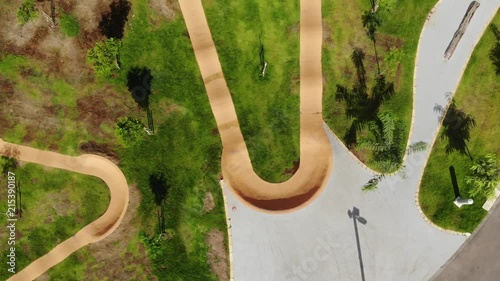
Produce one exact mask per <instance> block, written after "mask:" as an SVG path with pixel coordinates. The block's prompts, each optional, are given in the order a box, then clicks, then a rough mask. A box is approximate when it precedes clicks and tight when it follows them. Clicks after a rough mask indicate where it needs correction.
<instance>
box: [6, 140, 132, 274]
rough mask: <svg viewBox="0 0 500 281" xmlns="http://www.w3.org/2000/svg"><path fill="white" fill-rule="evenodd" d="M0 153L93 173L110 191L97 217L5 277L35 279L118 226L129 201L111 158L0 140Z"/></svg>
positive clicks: (120, 172)
mask: <svg viewBox="0 0 500 281" xmlns="http://www.w3.org/2000/svg"><path fill="white" fill-rule="evenodd" d="M12 153H13V154H14V155H12ZM9 154H10V155H9ZM0 155H6V156H14V157H15V158H16V159H18V160H21V161H25V162H30V163H36V164H40V165H44V166H47V167H52V168H58V169H63V170H68V171H72V172H77V173H80V174H85V175H91V176H95V177H98V178H100V179H102V180H103V181H104V182H105V183H106V184H107V186H108V188H109V191H110V202H109V207H108V209H107V210H106V212H105V213H104V214H103V215H102V216H101V217H100V218H98V219H97V220H95V221H94V222H92V223H90V224H89V225H87V226H85V227H84V228H82V229H81V230H80V231H78V233H76V234H75V235H73V236H72V237H70V238H69V239H67V240H65V241H64V242H62V243H61V244H59V245H57V246H56V247H55V248H54V249H52V250H51V251H50V252H49V253H47V254H46V255H44V256H42V257H40V258H39V259H37V260H35V261H34V262H32V263H31V264H30V265H29V266H27V267H26V268H24V269H23V270H22V271H20V272H18V273H17V274H15V275H13V276H12V277H11V278H9V279H8V280H9V281H26V280H33V279H35V278H37V277H38V276H40V275H41V274H43V273H44V272H45V271H47V270H49V269H50V268H51V267H53V266H54V265H56V264H58V263H59V262H61V261H63V260H64V259H65V258H67V257H68V256H69V255H71V254H72V253H74V252H75V251H77V250H78V249H80V248H82V247H84V246H86V245H88V244H89V243H94V242H97V241H99V240H102V239H104V238H106V237H107V236H108V235H110V234H111V233H112V232H113V231H114V230H115V229H116V228H117V227H118V225H119V224H120V222H121V220H122V219H123V216H124V215H125V211H126V210H127V206H128V202H129V190H128V184H127V180H126V179H125V176H124V175H123V173H122V171H121V170H120V169H119V168H118V167H117V166H116V165H115V164H113V163H112V162H111V161H109V160H107V159H105V158H103V157H100V156H97V155H89V154H86V155H82V156H78V157H72V156H67V155H62V154H59V153H55V152H50V151H42V150H38V149H34V148H31V147H27V146H22V145H15V144H11V143H7V142H4V141H3V140H2V139H0ZM76 188H80V187H76Z"/></svg>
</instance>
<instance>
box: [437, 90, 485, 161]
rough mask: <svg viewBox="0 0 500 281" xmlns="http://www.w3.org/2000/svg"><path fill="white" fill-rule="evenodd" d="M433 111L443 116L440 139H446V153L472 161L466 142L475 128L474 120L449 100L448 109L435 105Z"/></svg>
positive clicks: (453, 101)
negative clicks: (466, 157)
mask: <svg viewBox="0 0 500 281" xmlns="http://www.w3.org/2000/svg"><path fill="white" fill-rule="evenodd" d="M434 110H435V111H437V112H440V114H441V116H442V115H443V114H445V112H446V114H445V115H444V118H442V117H441V118H442V120H443V133H442V134H441V139H447V140H448V144H446V148H445V149H446V153H448V154H450V153H453V152H455V151H456V152H459V153H460V154H462V155H466V156H468V157H469V158H470V159H471V160H473V158H472V155H471V154H470V151H469V147H468V146H467V142H469V140H470V131H471V129H472V128H474V127H475V126H476V120H475V119H474V117H472V116H471V115H470V114H467V113H465V112H464V111H463V110H462V109H459V108H457V105H456V103H455V100H453V99H452V100H451V103H450V105H449V106H448V109H444V108H443V107H441V106H439V105H436V106H434Z"/></svg>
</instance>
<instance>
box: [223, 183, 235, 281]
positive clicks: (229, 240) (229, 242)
mask: <svg viewBox="0 0 500 281" xmlns="http://www.w3.org/2000/svg"><path fill="white" fill-rule="evenodd" d="M219 184H220V187H221V192H222V198H223V200H224V211H225V212H224V213H225V215H226V224H227V247H228V250H229V280H230V281H234V271H233V242H232V239H233V236H232V234H231V218H230V217H229V209H228V206H227V198H226V194H225V193H224V180H219Z"/></svg>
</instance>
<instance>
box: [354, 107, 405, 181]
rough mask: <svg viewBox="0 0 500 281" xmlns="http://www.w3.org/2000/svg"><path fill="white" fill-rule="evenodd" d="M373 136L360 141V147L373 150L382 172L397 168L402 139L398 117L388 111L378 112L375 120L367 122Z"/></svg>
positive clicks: (400, 162) (399, 163) (401, 150)
mask: <svg viewBox="0 0 500 281" xmlns="http://www.w3.org/2000/svg"><path fill="white" fill-rule="evenodd" d="M368 129H369V131H370V132H371V133H372V135H373V138H367V139H364V140H362V141H360V143H359V145H358V147H359V148H360V149H370V150H373V151H374V152H375V153H374V157H375V161H377V162H379V166H380V167H381V169H382V172H383V173H385V172H388V171H390V170H394V169H397V168H399V166H400V165H401V164H402V160H403V158H402V157H403V152H404V151H403V147H402V145H401V144H402V141H403V136H404V130H403V127H402V125H401V122H400V121H399V119H398V118H397V117H396V116H395V115H394V114H393V113H392V112H390V111H386V112H383V113H381V114H379V116H378V118H377V120H375V121H371V122H369V123H368Z"/></svg>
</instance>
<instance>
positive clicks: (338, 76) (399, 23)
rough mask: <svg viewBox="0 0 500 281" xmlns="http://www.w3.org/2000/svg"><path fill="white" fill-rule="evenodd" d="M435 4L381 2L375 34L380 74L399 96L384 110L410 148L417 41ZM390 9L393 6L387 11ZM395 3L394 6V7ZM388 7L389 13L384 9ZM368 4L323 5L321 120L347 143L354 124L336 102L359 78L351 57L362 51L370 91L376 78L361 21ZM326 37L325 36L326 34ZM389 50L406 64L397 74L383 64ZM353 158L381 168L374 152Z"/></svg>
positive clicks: (359, 0) (331, 1)
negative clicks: (401, 128) (344, 88)
mask: <svg viewBox="0 0 500 281" xmlns="http://www.w3.org/2000/svg"><path fill="white" fill-rule="evenodd" d="M436 2H437V1H436V0H424V1H418V2H416V1H381V8H380V11H379V13H380V18H381V27H380V28H379V33H378V34H377V46H378V56H379V60H380V68H381V71H382V72H383V73H384V74H385V75H386V77H387V80H388V82H394V84H395V89H396V95H395V96H394V97H393V98H392V99H390V100H389V101H387V102H385V103H384V105H383V106H382V108H381V110H390V111H392V112H393V113H394V114H395V115H396V116H397V117H398V118H399V119H400V120H401V121H402V123H403V126H404V128H405V131H406V136H405V138H404V143H403V144H402V145H403V146H405V145H406V141H407V138H408V135H407V133H408V131H409V128H410V123H411V112H412V106H413V105H412V100H413V70H414V62H415V55H416V50H417V44H418V38H419V36H420V32H421V29H422V27H423V24H424V21H425V19H426V17H427V14H428V13H429V11H430V10H431V9H432V7H433V6H434V5H435V3H436ZM385 3H389V4H390V5H389V6H388V5H385V6H384V4H385ZM391 3H392V4H391ZM384 7H388V9H389V10H388V9H384ZM368 8H369V1H366V0H356V1H347V0H341V1H337V0H324V1H323V21H324V31H323V32H324V38H325V41H324V43H323V57H322V60H323V74H324V76H325V80H326V84H325V89H324V96H323V115H324V118H325V121H326V123H327V124H328V126H329V127H330V128H331V129H332V130H333V132H335V134H336V135H337V136H338V137H339V138H341V139H343V137H344V135H345V134H346V133H347V131H348V129H349V127H350V124H351V120H349V119H348V118H347V117H346V115H345V112H344V111H345V105H344V103H341V102H337V101H336V100H335V92H336V85H337V84H340V85H344V86H347V87H348V88H350V87H351V86H352V85H353V83H354V81H355V79H356V73H355V68H354V65H353V63H352V62H351V59H350V55H351V53H352V51H353V49H354V48H355V47H356V48H361V49H362V50H363V51H364V52H365V54H366V59H365V68H366V73H367V77H368V82H369V84H370V85H371V84H372V83H373V78H374V77H375V74H376V63H375V54H374V50H373V45H372V43H371V41H369V39H368V37H367V36H366V34H365V31H364V29H363V25H362V22H361V15H362V14H363V12H364V11H366V10H368ZM325 32H326V33H325ZM390 48H396V49H399V50H401V51H402V58H401V60H400V64H399V67H397V69H392V68H389V67H388V65H386V64H385V63H384V58H385V56H386V54H387V52H388V51H389V49H390ZM368 135H369V134H368V132H367V130H366V129H365V130H363V131H361V132H360V133H359V136H360V137H361V138H363V137H368ZM353 152H354V153H355V154H356V155H357V156H358V157H359V158H360V160H361V161H363V162H364V163H366V164H368V166H370V167H371V168H374V169H376V170H379V169H380V167H379V166H378V165H377V163H376V162H375V161H373V154H372V153H371V152H370V151H365V150H357V149H354V150H353Z"/></svg>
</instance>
